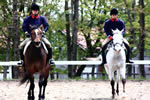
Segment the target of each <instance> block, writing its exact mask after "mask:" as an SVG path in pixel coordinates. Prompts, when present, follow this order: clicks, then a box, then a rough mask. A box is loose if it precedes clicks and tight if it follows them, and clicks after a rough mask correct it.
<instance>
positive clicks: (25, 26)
mask: <svg viewBox="0 0 150 100" xmlns="http://www.w3.org/2000/svg"><path fill="white" fill-rule="evenodd" d="M27 19H28V18H27V17H26V18H25V19H24V21H23V24H22V29H23V31H24V32H28V28H27ZM28 33H29V32H28Z"/></svg>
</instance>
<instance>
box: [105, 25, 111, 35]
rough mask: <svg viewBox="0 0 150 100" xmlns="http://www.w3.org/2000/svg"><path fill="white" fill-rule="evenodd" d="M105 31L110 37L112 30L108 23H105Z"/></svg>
mask: <svg viewBox="0 0 150 100" xmlns="http://www.w3.org/2000/svg"><path fill="white" fill-rule="evenodd" d="M104 31H105V33H106V35H107V37H109V36H110V29H109V25H108V22H105V24H104Z"/></svg>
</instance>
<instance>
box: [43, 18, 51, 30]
mask: <svg viewBox="0 0 150 100" xmlns="http://www.w3.org/2000/svg"><path fill="white" fill-rule="evenodd" d="M42 24H43V26H44V31H45V32H46V31H47V30H48V28H49V24H48V21H47V19H46V18H45V17H44V16H42Z"/></svg>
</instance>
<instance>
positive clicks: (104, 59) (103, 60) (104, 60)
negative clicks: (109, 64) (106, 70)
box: [100, 47, 106, 66]
mask: <svg viewBox="0 0 150 100" xmlns="http://www.w3.org/2000/svg"><path fill="white" fill-rule="evenodd" d="M104 64H106V57H105V48H104V47H103V48H102V63H101V64H100V65H101V66H103V65H104Z"/></svg>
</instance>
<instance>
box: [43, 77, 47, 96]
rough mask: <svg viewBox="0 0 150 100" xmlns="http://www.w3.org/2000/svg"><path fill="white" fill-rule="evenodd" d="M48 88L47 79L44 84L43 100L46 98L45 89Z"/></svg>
mask: <svg viewBox="0 0 150 100" xmlns="http://www.w3.org/2000/svg"><path fill="white" fill-rule="evenodd" d="M46 86H47V79H45V80H44V82H43V94H42V98H43V99H44V98H45V89H46Z"/></svg>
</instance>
